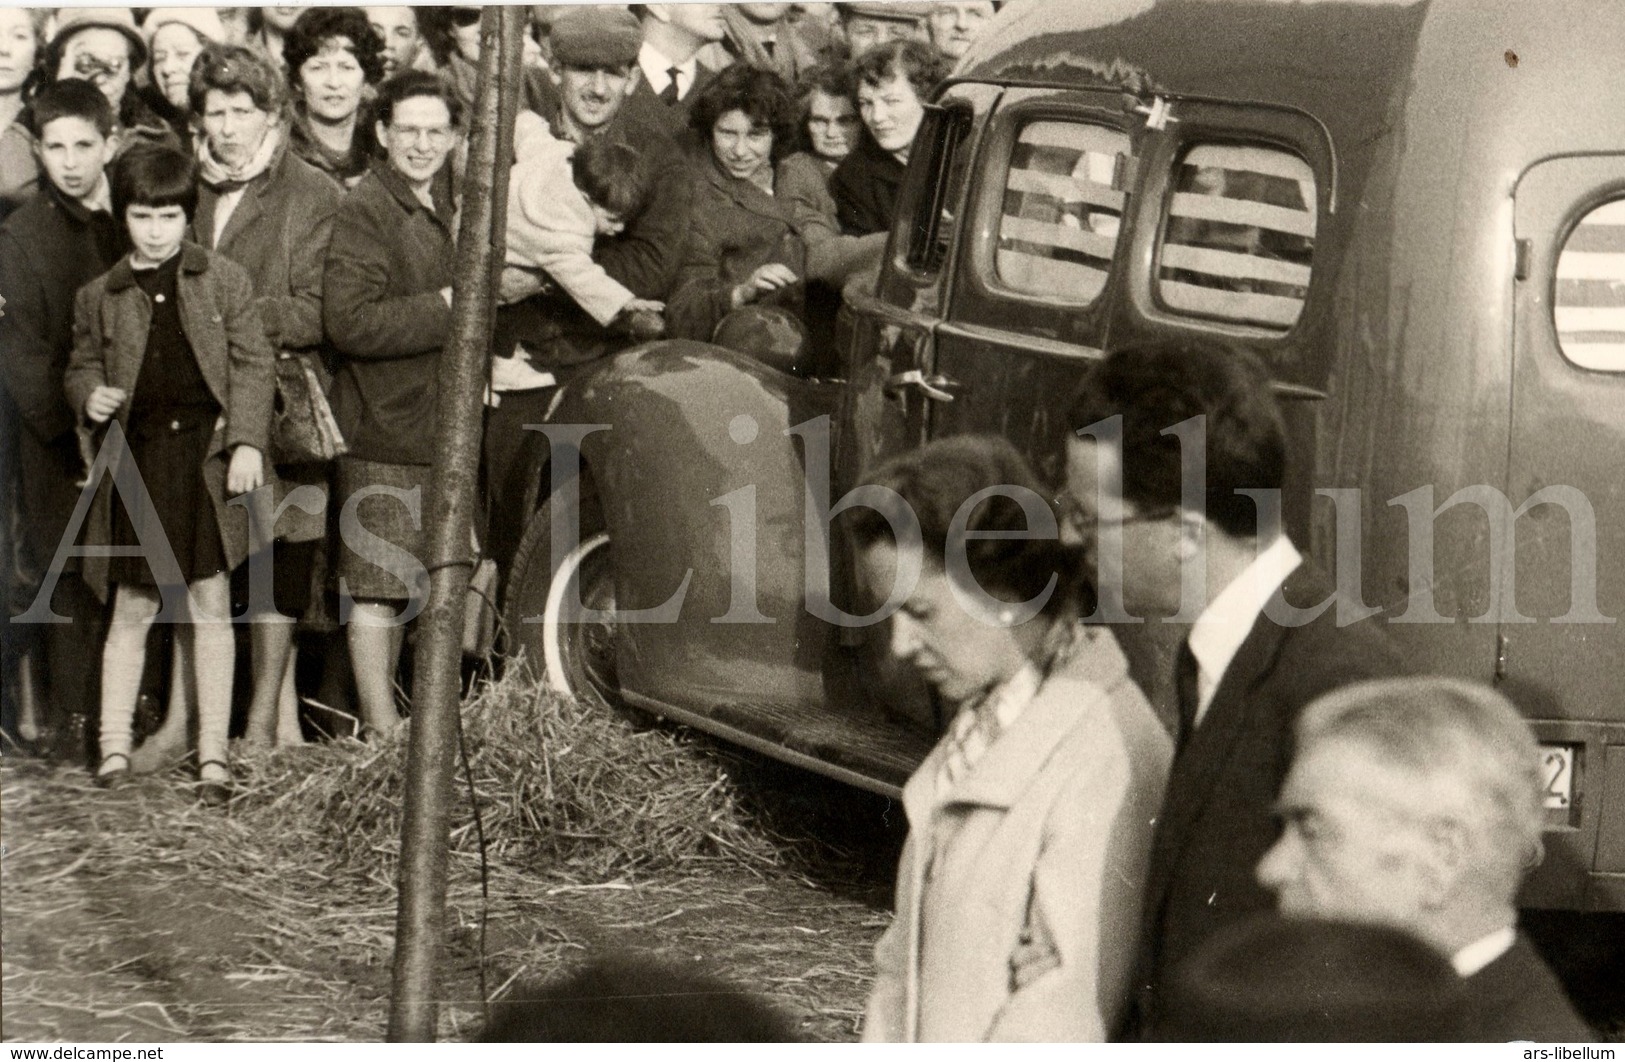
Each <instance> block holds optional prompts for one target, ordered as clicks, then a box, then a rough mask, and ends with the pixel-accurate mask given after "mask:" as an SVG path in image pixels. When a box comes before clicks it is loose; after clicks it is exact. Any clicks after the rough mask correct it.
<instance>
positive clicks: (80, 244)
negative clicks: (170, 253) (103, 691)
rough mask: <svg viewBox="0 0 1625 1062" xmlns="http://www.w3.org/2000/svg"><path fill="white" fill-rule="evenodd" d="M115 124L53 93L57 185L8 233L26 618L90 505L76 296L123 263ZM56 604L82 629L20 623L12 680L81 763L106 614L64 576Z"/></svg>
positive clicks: (7, 321) (17, 590) (44, 95)
mask: <svg viewBox="0 0 1625 1062" xmlns="http://www.w3.org/2000/svg"><path fill="white" fill-rule="evenodd" d="M114 126H115V119H114V115H113V108H112V105H111V104H109V103H108V102H107V97H106V96H105V95H103V94H102V93H101V91H99V90H98V89H97V88H96V86H94V85H92V84H91V83H90V82H88V81H81V80H78V79H77V78H70V79H68V80H64V81H57V82H54V83H53V84H50V85H47V86H45V87H44V88H42V89H41V90H40V92H39V95H37V96H36V97H35V98H34V101H33V133H34V135H35V144H34V150H35V153H36V154H37V155H38V157H39V162H40V167H41V169H43V170H44V172H45V177H46V187H45V189H44V191H43V193H42V194H40V195H37V196H35V197H34V198H32V199H30V200H29V201H28V202H27V203H25V204H24V205H22V206H21V207H19V208H18V209H17V210H16V211H15V212H13V213H12V214H11V215H10V216H9V217H7V218H6V221H5V224H4V225H0V291H3V292H5V296H6V311H5V316H4V317H0V352H3V353H0V377H3V380H4V383H5V389H6V391H7V397H8V398H9V399H10V401H11V403H12V404H13V406H14V407H15V410H16V412H15V418H16V420H17V422H19V424H20V431H19V435H20V436H21V437H20V439H19V440H18V465H19V478H20V483H19V484H18V489H17V491H16V492H15V493H14V494H12V495H11V497H10V506H11V509H12V512H10V513H7V514H6V516H7V517H8V518H14V519H15V522H14V523H13V524H12V525H11V526H13V527H16V528H18V529H19V538H20V541H19V543H18V550H17V557H18V560H17V568H18V571H17V572H16V576H17V579H16V585H14V586H13V587H12V592H13V595H14V596H13V600H12V604H13V606H14V608H13V612H14V614H16V613H20V612H22V611H23V610H26V609H28V608H29V606H30V605H31V604H32V603H33V601H34V598H35V597H36V596H37V595H38V594H39V592H40V590H41V588H42V586H43V584H44V582H45V575H46V571H47V568H48V567H49V565H50V563H51V561H52V559H53V558H54V557H55V556H56V552H57V548H58V546H59V545H60V543H61V540H62V537H63V535H64V533H65V531H66V530H67V527H68V522H69V519H70V517H71V516H72V514H73V507H74V504H75V502H77V501H78V499H79V488H78V486H77V482H78V480H79V478H80V476H81V475H82V474H83V467H82V463H81V460H80V455H79V448H78V444H77V441H76V438H75V435H74V415H73V411H72V410H70V409H69V408H68V403H67V400H66V399H65V398H64V397H63V394H62V375H63V372H64V371H65V370H66V369H67V365H68V352H69V349H70V348H71V347H72V345H73V297H74V293H75V292H76V291H78V290H79V288H80V287H81V286H83V285H84V284H85V283H87V282H88V281H90V280H92V279H94V278H95V277H97V276H99V275H100V274H102V273H104V272H106V271H107V269H108V267H109V266H111V265H112V264H113V262H114V261H116V260H117V258H118V255H119V250H120V244H121V237H120V236H119V234H118V228H117V226H116V225H115V224H114V223H113V217H112V214H111V212H110V211H111V207H112V204H111V198H110V193H109V188H108V180H107V175H106V167H107V164H108V163H109V162H110V161H111V160H112V158H113V156H114V155H116V154H117V153H118V149H119V141H118V137H117V135H116V134H115V133H114V131H113V130H114ZM8 574H9V573H8ZM53 601H54V608H55V611H56V613H57V614H58V615H63V616H67V617H69V618H70V619H71V620H72V621H73V622H71V623H52V624H45V625H39V626H36V625H33V624H8V625H7V626H8V628H11V629H10V630H8V632H7V633H8V634H10V635H14V636H18V639H17V640H18V643H19V644H17V645H16V646H15V653H16V658H11V657H10V656H9V654H8V659H7V660H6V667H5V671H6V673H7V674H8V675H15V676H16V677H17V682H18V686H19V688H18V696H19V701H20V702H21V708H22V716H23V718H22V719H21V720H20V725H19V730H20V731H22V736H23V737H24V738H27V739H31V740H36V741H38V743H39V746H40V748H41V750H42V751H44V752H47V753H58V754H61V755H63V756H70V755H75V754H78V753H80V752H82V749H80V748H75V747H74V746H75V745H76V744H78V742H77V740H76V738H75V736H73V735H72V734H71V731H72V729H73V727H72V725H71V724H72V720H73V717H74V716H77V715H83V714H84V713H86V712H88V711H89V709H90V708H91V706H92V705H93V703H94V696H95V689H96V685H95V683H96V673H95V669H94V667H89V666H86V661H92V660H95V659H96V658H97V656H98V652H97V650H96V647H97V646H99V645H100V643H101V623H100V614H101V610H100V608H99V606H97V604H96V602H95V600H94V598H93V597H92V596H91V594H90V591H89V590H88V589H87V588H86V586H85V584H84V583H83V581H82V580H81V579H80V577H79V576H78V574H77V573H74V572H70V573H66V574H64V575H63V576H62V577H61V579H60V581H59V582H58V583H57V587H56V593H55V594H54V596H53ZM35 711H37V712H38V713H39V717H38V719H37V721H31V720H30V718H29V716H30V715H31V714H32V713H33V712H35ZM30 731H32V733H31V732H30Z"/></svg>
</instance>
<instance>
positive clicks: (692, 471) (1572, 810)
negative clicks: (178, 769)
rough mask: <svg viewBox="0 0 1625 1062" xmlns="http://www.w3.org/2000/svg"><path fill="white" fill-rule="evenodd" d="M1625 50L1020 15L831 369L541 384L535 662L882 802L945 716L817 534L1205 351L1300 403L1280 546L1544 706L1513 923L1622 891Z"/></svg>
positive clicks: (1433, 35)
mask: <svg viewBox="0 0 1625 1062" xmlns="http://www.w3.org/2000/svg"><path fill="white" fill-rule="evenodd" d="M1622 60H1625V4H1617V3H1605V2H1600V0H1550V2H1545V3H1538V4H1536V3H1528V2H1524V0H1361V2H1348V0H1344V2H1317V0H1308V2H1270V0H1088V2H1086V3H1085V2H1078V3H1056V2H1052V0H1017V2H1016V3H1013V4H1011V5H1009V6H1008V7H1007V8H1006V9H1005V10H1003V11H1001V13H1000V14H999V16H998V18H997V19H996V21H995V23H994V24H993V25H992V26H991V28H990V29H989V30H988V31H987V32H986V33H985V35H984V36H983V37H982V38H981V39H980V40H979V41H978V42H977V44H976V46H975V47H974V49H973V51H972V52H971V53H970V54H969V55H967V56H966V57H965V58H964V59H963V60H962V62H961V63H960V65H959V67H958V68H957V70H956V72H955V74H954V76H953V77H952V78H951V79H950V80H949V81H948V83H947V84H945V85H944V86H943V87H942V89H941V90H940V92H939V93H938V95H937V97H936V99H935V104H934V106H933V107H932V108H931V109H930V111H929V113H928V116H927V119H926V124H925V126H924V127H923V128H922V131H921V134H920V137H919V138H918V140H917V142H916V147H915V150H914V153H913V156H912V158H911V160H910V169H909V173H908V177H907V179H906V182H905V185H904V189H903V201H902V203H901V206H900V210H899V215H898V218H897V222H896V226H895V228H894V230H893V232H892V234H891V238H890V243H889V246H888V249H887V253H886V257H885V261H884V264H883V266H882V268H881V271H880V273H879V276H878V279H873V278H871V280H870V281H869V283H868V284H867V285H854V286H853V287H849V289H848V291H847V293H846V305H845V309H844V311H843V315H842V324H841V329H840V335H839V337H838V347H839V358H838V361H837V363H835V364H831V365H827V366H821V367H819V372H818V374H816V375H814V374H810V373H804V374H789V373H785V372H781V371H778V370H777V369H775V368H772V367H769V366H767V365H765V364H762V363H760V362H757V361H754V360H752V359H750V358H747V357H744V356H741V355H738V354H734V353H731V352H728V351H726V350H723V349H720V348H717V347H712V346H708V345H705V344H698V343H684V342H671V343H663V344H655V345H653V346H649V347H643V348H637V349H634V350H632V351H629V352H626V353H623V354H621V355H618V356H616V357H614V358H612V359H609V360H608V361H607V362H606V363H605V364H603V365H602V366H601V367H599V368H597V369H596V370H595V371H593V372H591V373H589V374H588V375H586V376H584V377H581V378H578V379H577V380H576V381H574V382H572V384H571V385H570V386H569V387H567V388H565V389H563V390H562V391H561V393H560V394H559V396H558V399H557V401H556V403H555V405H554V408H553V409H552V411H551V413H550V414H549V418H548V419H549V422H550V423H549V424H548V425H546V426H545V431H538V432H536V433H535V437H534V439H533V440H532V441H533V442H534V444H535V446H536V460H537V467H538V470H539V471H538V478H537V496H538V499H539V505H538V507H537V509H536V512H535V516H534V518H533V519H532V520H531V523H530V526H529V529H528V532H527V534H526V536H525V540H524V542H523V544H522V546H521V548H520V551H519V556H518V559H517V560H516V563H515V565H514V572H513V579H512V583H511V586H510V592H509V595H508V601H509V604H508V610H507V616H508V620H509V623H510V626H511V628H512V629H513V631H514V632H515V637H516V639H517V641H518V643H519V644H521V645H522V646H523V647H524V648H525V649H526V651H527V652H528V654H529V658H530V659H531V660H532V661H533V662H536V663H537V665H538V666H545V668H546V670H547V673H548V675H549V676H550V677H551V678H552V679H553V681H555V682H556V683H559V684H561V685H564V686H567V687H568V688H570V689H572V690H574V691H575V692H576V693H577V694H578V695H581V696H586V697H595V698H600V699H603V700H606V701H609V700H613V701H618V702H622V703H625V704H629V705H632V706H636V707H637V708H640V709H645V710H648V711H652V712H655V713H659V714H660V715H664V716H667V717H670V718H672V719H676V720H680V721H682V722H684V723H688V724H690V725H693V726H695V727H698V728H700V729H703V730H707V731H710V732H712V733H715V734H718V735H721V736H722V737H724V738H727V739H729V740H732V741H736V742H739V743H741V744H743V745H746V746H749V747H752V748H755V749H758V750H760V751H763V752H766V753H768V754H770V755H773V756H777V757H780V758H782V759H784V760H787V761H789V762H792V763H796V764H800V765H803V766H805V767H808V768H810V769H812V770H816V771H820V772H823V773H825V774H828V775H831V776H833V777H836V778H841V779H844V780H846V781H849V782H851V783H853V784H856V785H861V786H866V787H869V788H872V789H875V790H878V791H881V792H895V791H896V789H897V788H898V787H899V786H900V785H901V783H902V782H903V780H904V779H905V778H906V777H907V776H908V774H909V772H910V770H911V769H912V768H913V767H914V766H915V765H916V764H917V763H918V761H919V759H920V757H921V756H922V755H923V754H924V752H925V751H926V750H927V749H928V748H929V745H930V743H931V741H932V740H933V737H934V729H933V725H932V724H933V720H932V718H931V712H930V709H929V706H928V705H924V704H923V703H922V702H919V701H918V700H917V697H918V693H917V691H913V692H912V693H911V691H910V689H909V687H908V686H907V685H906V684H905V683H903V682H901V681H900V680H899V679H898V678H897V677H896V676H895V675H894V674H892V670H893V669H890V668H888V666H887V662H886V660H885V654H884V652H881V651H878V647H879V646H882V645H883V640H881V639H878V638H876V637H875V631H874V629H872V628H865V627H863V626H861V625H860V626H850V625H846V624H843V623H842V622H841V621H840V617H841V614H842V611H843V610H844V611H845V612H846V613H848V614H850V613H853V612H855V611H857V610H858V609H859V607H860V606H858V605H857V604H856V603H855V602H856V601H857V598H856V597H855V596H854V595H853V593H852V588H851V587H850V585H848V584H849V583H850V575H849V571H850V562H849V558H847V557H846V556H845V555H844V554H843V551H842V548H841V537H840V535H839V533H834V534H831V533H829V532H828V525H829V517H830V514H831V511H832V509H838V508H839V507H840V501H841V499H842V498H843V497H844V496H845V494H846V493H847V492H848V491H849V490H850V489H851V487H852V486H853V484H855V483H856V482H858V479H859V477H860V475H861V473H862V471H863V470H864V469H865V468H866V467H868V466H870V465H871V464H872V463H873V462H874V461H876V460H877V459H879V458H882V457H884V456H886V455H888V454H891V453H894V452H897V451H899V450H902V449H905V448H908V447H912V446H915V445H918V444H919V443H921V442H922V441H924V440H927V439H930V438H933V437H936V436H941V435H946V434H952V433H958V432H998V433H1001V434H1003V435H1005V436H1007V437H1009V438H1010V439H1012V440H1014V441H1015V442H1017V443H1018V445H1020V446H1022V447H1023V448H1024V449H1025V450H1026V451H1027V452H1028V453H1029V454H1030V455H1031V456H1032V458H1033V459H1034V461H1035V463H1036V464H1037V465H1038V467H1039V468H1040V470H1041V471H1042V472H1044V473H1045V474H1047V475H1048V476H1050V477H1052V478H1058V473H1059V471H1060V467H1059V459H1060V453H1061V443H1062V440H1063V437H1064V433H1065V432H1066V430H1067V429H1068V428H1069V427H1077V426H1076V425H1068V424H1066V423H1065V422H1064V421H1063V420H1062V419H1061V410H1062V409H1063V408H1064V404H1065V401H1066V397H1067V395H1068V394H1069V392H1071V390H1072V389H1073V387H1074V386H1075V384H1076V382H1077V380H1078V378H1079V376H1080V374H1081V373H1082V372H1083V371H1084V370H1085V369H1086V368H1087V367H1088V366H1089V365H1090V363H1091V362H1092V361H1093V360H1094V359H1097V358H1099V357H1100V356H1101V354H1102V351H1103V350H1105V349H1107V348H1109V347H1113V346H1115V345H1120V344H1125V343H1129V342H1133V341H1136V340H1141V339H1145V338H1148V337H1155V336H1170V335H1179V334H1186V333H1192V334H1194V333H1201V334H1205V335H1211V336H1219V337H1223V338H1224V339H1226V340H1229V341H1231V342H1233V343H1236V344H1240V345H1244V346H1246V347H1248V348H1250V349H1252V350H1253V351H1255V352H1256V353H1257V354H1258V355H1259V356H1260V357H1261V358H1262V359H1264V361H1265V362H1266V363H1267V365H1268V366H1269V367H1270V368H1271V371H1272V373H1273V375H1274V380H1275V386H1276V388H1277V389H1278V392H1279V394H1280V395H1281V397H1282V398H1283V399H1284V400H1285V402H1286V404H1287V407H1288V411H1289V420H1290V426H1291V430H1292V432H1293V435H1294V449H1293V453H1294V456H1295V458H1296V463H1295V467H1294V469H1293V471H1292V476H1291V490H1290V491H1289V493H1288V497H1287V498H1286V499H1285V502H1284V512H1285V522H1286V526H1287V528H1288V530H1289V532H1290V533H1291V534H1292V536H1293V538H1294V539H1295V540H1296V541H1297V542H1298V544H1299V545H1300V547H1301V548H1303V549H1304V550H1305V551H1306V552H1308V553H1309V554H1311V555H1312V556H1314V557H1315V558H1316V559H1317V560H1318V561H1319V562H1320V563H1321V564H1322V565H1323V566H1324V567H1326V568H1327V569H1329V570H1331V569H1335V570H1336V571H1337V573H1338V577H1339V579H1340V580H1341V585H1342V587H1343V588H1344V589H1345V590H1346V591H1347V592H1348V596H1349V599H1350V600H1351V601H1353V602H1356V603H1363V606H1364V607H1365V608H1366V609H1369V610H1380V611H1381V612H1382V614H1383V615H1384V617H1385V618H1386V620H1387V621H1388V623H1389V627H1388V629H1389V631H1390V633H1391V634H1392V635H1393V637H1394V638H1395V639H1397V640H1398V641H1399V643H1400V644H1401V645H1402V646H1403V647H1404V649H1405V650H1406V651H1407V652H1408V653H1409V655H1410V656H1411V657H1412V658H1413V659H1414V660H1415V661H1416V662H1417V663H1418V664H1419V665H1420V666H1422V667H1424V668H1427V669H1430V670H1435V671H1441V672H1448V673H1453V674H1459V675H1462V676H1467V677H1471V678H1476V679H1480V680H1483V681H1486V682H1494V683H1497V684H1501V685H1502V686H1503V687H1504V688H1506V689H1508V690H1509V692H1512V693H1513V694H1514V695H1515V696H1516V697H1517V699H1518V700H1519V702H1520V703H1521V705H1522V706H1523V707H1524V708H1525V709H1526V710H1527V712H1528V713H1529V715H1530V718H1531V719H1532V721H1533V722H1534V725H1535V728H1536V730H1537V732H1538V734H1539V736H1540V738H1541V740H1542V741H1543V742H1544V743H1545V745H1546V752H1547V755H1546V763H1547V767H1548V770H1549V772H1550V773H1549V778H1548V781H1549V783H1550V784H1549V788H1548V791H1547V808H1548V815H1549V832H1548V837H1547V858H1546V862H1545V864H1544V865H1543V867H1542V869H1541V871H1540V872H1539V874H1538V876H1537V877H1536V878H1535V880H1534V881H1533V882H1532V883H1531V885H1530V888H1529V891H1528V894H1527V899H1528V901H1529V902H1530V903H1531V904H1534V905H1541V906H1551V907H1567V908H1576V909H1599V910H1600V909H1609V910H1621V909H1625V624H1621V623H1619V622H1617V621H1618V620H1619V618H1620V617H1621V616H1622V615H1625V75H1622V65H1621V64H1622ZM578 597H579V600H577V598H578ZM1136 638H1146V639H1147V640H1148V643H1149V644H1152V645H1153V649H1154V643H1155V641H1156V639H1155V632H1149V631H1139V632H1136V631H1132V630H1131V631H1126V632H1125V639H1126V640H1127V641H1133V640H1134V639H1136ZM1132 655H1134V657H1135V660H1136V663H1137V666H1138V667H1139V669H1140V673H1141V677H1142V678H1143V679H1144V680H1145V681H1146V682H1147V684H1148V685H1149V686H1150V687H1151V688H1152V689H1153V690H1156V689H1157V688H1158V683H1157V674H1158V671H1159V668H1158V666H1157V664H1156V659H1157V654H1156V653H1155V652H1154V651H1151V652H1147V651H1145V650H1144V648H1143V647H1142V650H1141V651H1140V652H1137V653H1135V654H1132ZM1147 660H1149V661H1150V663H1149V664H1148V663H1147V662H1146V661H1147ZM1161 673H1162V674H1168V673H1170V672H1169V671H1168V670H1166V669H1165V670H1162V672H1161ZM911 698H915V699H911Z"/></svg>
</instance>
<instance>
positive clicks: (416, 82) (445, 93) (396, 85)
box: [375, 70, 463, 126]
mask: <svg viewBox="0 0 1625 1062" xmlns="http://www.w3.org/2000/svg"><path fill="white" fill-rule="evenodd" d="M418 96H427V97H429V98H430V99H436V100H439V101H440V102H442V103H444V104H445V105H446V110H447V111H449V112H450V113H451V124H452V125H454V126H461V125H462V124H463V101H462V100H460V99H458V98H457V93H455V92H453V91H452V88H451V86H450V85H449V84H447V83H446V81H445V79H444V78H442V77H440V76H439V75H438V74H431V73H429V72H428V71H427V70H403V71H401V72H400V73H398V74H396V75H395V76H394V77H392V78H390V79H389V80H388V81H385V82H384V83H383V84H382V85H379V86H378V103H377V105H376V110H375V113H376V114H377V116H378V120H379V121H380V122H383V123H384V124H385V125H388V124H389V123H390V122H391V121H393V120H394V118H395V108H396V106H397V105H399V104H402V103H405V102H406V101H407V100H409V99H414V98H416V97H418Z"/></svg>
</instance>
